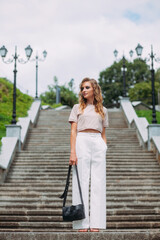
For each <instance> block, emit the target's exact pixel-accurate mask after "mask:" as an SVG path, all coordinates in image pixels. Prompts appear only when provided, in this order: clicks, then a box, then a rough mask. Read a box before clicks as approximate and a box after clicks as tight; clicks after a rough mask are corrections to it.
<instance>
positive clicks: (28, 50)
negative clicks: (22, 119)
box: [0, 45, 33, 124]
mask: <svg viewBox="0 0 160 240" xmlns="http://www.w3.org/2000/svg"><path fill="white" fill-rule="evenodd" d="M32 51H33V50H32V48H31V47H30V45H29V46H28V47H26V48H25V53H26V57H27V60H26V61H25V60H23V59H22V58H21V59H19V55H17V46H16V47H15V54H14V55H12V58H9V59H8V60H6V61H5V57H6V55H7V52H8V50H7V49H6V48H5V46H3V47H1V48H0V55H1V57H2V60H3V62H4V63H6V64H10V63H12V62H13V61H14V70H13V72H14V86H13V114H12V121H11V124H16V75H17V60H18V62H19V63H21V64H25V63H27V62H28V61H29V59H30V57H31V55H32Z"/></svg>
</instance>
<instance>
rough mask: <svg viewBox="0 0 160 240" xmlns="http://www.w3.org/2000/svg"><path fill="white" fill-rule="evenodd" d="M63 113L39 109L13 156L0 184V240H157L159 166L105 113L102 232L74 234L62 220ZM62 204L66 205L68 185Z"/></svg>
mask: <svg viewBox="0 0 160 240" xmlns="http://www.w3.org/2000/svg"><path fill="white" fill-rule="evenodd" d="M69 114H70V110H69V109H66V110H61V111H55V110H52V109H50V110H41V111H40V116H39V120H38V123H37V126H36V128H33V129H30V132H29V136H28V139H27V143H26V145H25V149H24V150H22V151H21V152H20V153H17V154H16V157H15V159H14V161H13V163H12V165H11V168H10V171H9V174H8V176H7V179H6V181H5V183H3V184H1V185H0V193H1V195H0V240H1V239H3V240H5V239H6V240H11V239H31V240H32V239H36V240H39V239H41V240H43V239H44V240H45V239H46V240H51V239H57V240H60V239H110V240H111V239H112V240H116V239H120V240H121V239H123V240H125V239H126V240H128V239H132V240H134V239H136V240H138V239H141V240H142V239H146V240H149V239H152V240H153V239H160V231H159V229H160V201H159V199H160V167H159V165H158V162H157V161H156V158H155V155H154V154H153V153H152V152H148V151H145V150H143V149H142V148H141V147H140V146H139V143H138V140H137V137H136V132H135V130H134V129H128V128H127V125H126V122H125V120H124V117H123V114H122V112H121V111H120V110H109V123H110V128H109V129H106V136H107V139H108V151H107V154H106V159H107V169H106V174H107V229H106V230H105V231H102V232H100V233H77V232H76V231H75V230H73V229H72V224H71V223H67V222H63V221H62V216H61V212H62V199H60V198H59V196H60V195H61V194H62V192H63V190H64V187H65V182H66V176H67V170H68V162H69V156H70V124H69V123H68V117H69ZM67 201H68V202H67V203H68V204H71V184H70V190H69V194H68V200H67ZM84 234H85V237H86V234H87V237H86V238H84ZM18 237H19V238H18Z"/></svg>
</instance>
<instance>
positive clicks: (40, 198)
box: [0, 194, 159, 204]
mask: <svg viewBox="0 0 160 240" xmlns="http://www.w3.org/2000/svg"><path fill="white" fill-rule="evenodd" d="M67 200H68V201H71V200H72V198H71V195H70V196H68V199H67ZM53 201H56V204H59V203H60V204H61V202H62V200H61V199H59V194H55V196H47V195H43V194H41V195H39V196H38V197H37V196H32V197H31V196H30V197H27V196H25V197H23V196H7V197H6V196H0V204H1V203H2V202H5V204H7V203H11V202H14V203H17V202H20V203H36V202H39V203H41V202H42V203H43V204H44V203H52V202H53ZM157 201H159V196H158V197H148V196H145V197H143V196H132V197H128V196H127V197H126V196H123V197H122V196H121V197H114V196H113V197H112V196H108V194H107V203H109V202H114V203H116V202H118V203H121V202H123V203H131V202H132V203H137V202H145V204H146V203H147V202H150V203H152V204H153V203H154V202H157Z"/></svg>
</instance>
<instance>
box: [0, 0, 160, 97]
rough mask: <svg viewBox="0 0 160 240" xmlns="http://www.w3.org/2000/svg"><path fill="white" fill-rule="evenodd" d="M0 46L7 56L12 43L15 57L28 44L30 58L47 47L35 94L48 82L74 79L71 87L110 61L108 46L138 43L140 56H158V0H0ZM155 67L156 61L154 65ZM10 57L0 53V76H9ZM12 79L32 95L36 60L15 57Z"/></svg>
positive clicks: (125, 46) (121, 47) (22, 54)
mask: <svg viewBox="0 0 160 240" xmlns="http://www.w3.org/2000/svg"><path fill="white" fill-rule="evenodd" d="M0 9H1V13H0V33H1V34H0V35H1V37H0V47H1V46H2V45H5V46H6V48H7V49H8V54H7V57H6V58H9V57H11V56H12V54H14V51H15V50H14V49H15V45H17V49H18V54H19V55H20V57H25V52H24V48H25V47H26V46H27V45H28V44H30V45H31V47H32V48H33V55H32V58H33V57H35V55H36V52H37V51H38V54H39V56H41V53H42V52H43V50H46V51H47V52H48V55H47V58H46V60H45V62H39V79H38V80H39V90H38V91H39V94H40V93H43V92H45V91H46V90H47V86H48V85H50V84H53V77H54V76H57V78H58V80H59V84H60V85H61V84H64V83H66V84H67V83H68V82H69V81H70V80H71V78H74V79H75V91H76V92H77V93H78V91H79V84H80V82H81V80H82V79H83V78H84V77H92V78H95V79H96V80H97V79H98V77H99V73H100V72H101V71H103V70H104V69H105V68H106V67H109V66H110V65H111V64H112V63H113V61H114V55H113V51H114V50H115V48H116V49H117V50H118V51H119V56H118V57H119V58H121V57H122V55H123V52H124V54H125V56H126V58H128V59H129V51H130V50H131V49H132V50H134V55H133V57H136V53H135V47H136V46H137V44H138V43H140V44H141V45H142V46H143V47H144V49H143V57H147V55H148V54H149V53H150V46H151V44H153V47H154V52H155V53H156V54H157V57H160V33H159V30H160V0H134V1H133V0H132V1H131V0H119V1H118V0H0ZM155 67H156V68H158V67H160V64H156V65H155ZM13 68H14V65H13V63H12V64H10V65H6V64H4V63H3V62H2V60H1V59H0V76H1V77H7V78H8V79H9V80H11V81H12V82H13ZM17 68H18V73H17V85H18V87H19V88H20V89H21V90H23V92H26V91H27V90H28V92H29V94H30V95H32V96H35V62H29V63H27V64H25V65H22V64H19V63H18V66H17Z"/></svg>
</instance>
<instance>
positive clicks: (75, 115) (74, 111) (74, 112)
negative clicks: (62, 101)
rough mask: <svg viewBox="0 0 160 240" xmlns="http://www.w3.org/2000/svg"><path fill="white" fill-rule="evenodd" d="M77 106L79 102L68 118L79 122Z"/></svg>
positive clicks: (70, 120) (69, 120)
mask: <svg viewBox="0 0 160 240" xmlns="http://www.w3.org/2000/svg"><path fill="white" fill-rule="evenodd" d="M77 106H78V104H75V105H74V106H73V108H72V110H71V113H70V115H69V118H68V122H77Z"/></svg>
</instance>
